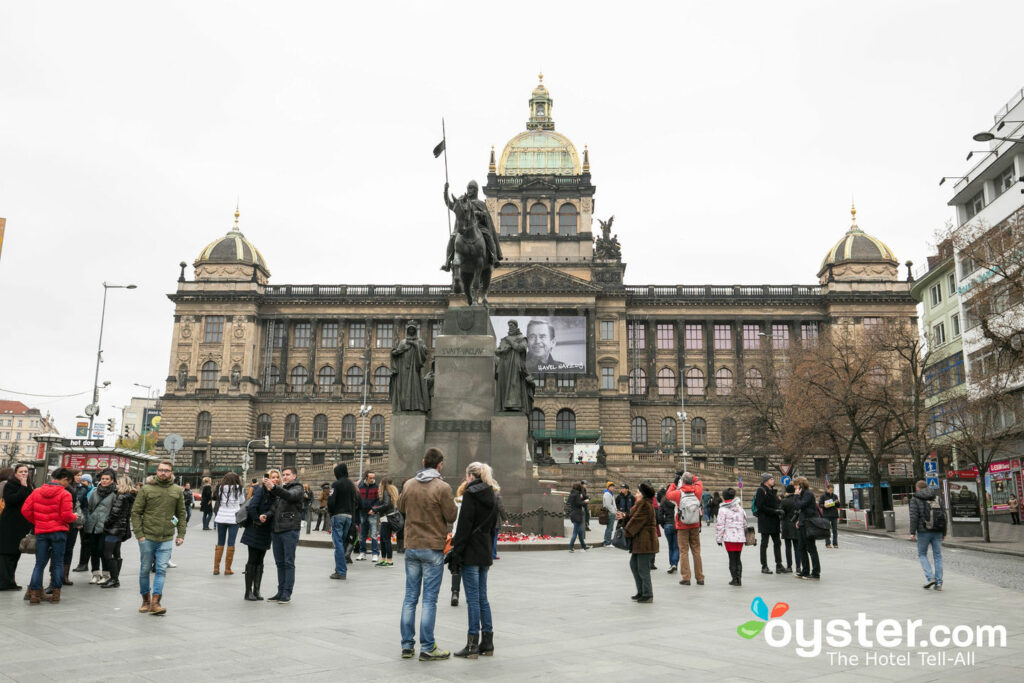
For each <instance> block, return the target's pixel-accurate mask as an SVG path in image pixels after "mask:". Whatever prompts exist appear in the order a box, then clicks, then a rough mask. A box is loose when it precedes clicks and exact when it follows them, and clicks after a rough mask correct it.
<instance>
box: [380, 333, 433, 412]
mask: <svg viewBox="0 0 1024 683" xmlns="http://www.w3.org/2000/svg"><path fill="white" fill-rule="evenodd" d="M428 354H429V352H428V351H427V345H426V344H424V343H423V340H422V339H420V338H419V327H418V326H417V325H416V322H415V321H409V324H408V325H406V328H405V338H404V339H403V340H402V341H400V342H398V344H397V345H396V346H395V348H393V349H391V382H390V384H388V393H389V394H390V398H391V411H392V412H393V413H425V412H427V409H428V407H429V406H430V399H429V398H428V397H427V387H426V383H425V382H424V381H423V376H422V372H423V365H424V363H426V362H427V355H428Z"/></svg>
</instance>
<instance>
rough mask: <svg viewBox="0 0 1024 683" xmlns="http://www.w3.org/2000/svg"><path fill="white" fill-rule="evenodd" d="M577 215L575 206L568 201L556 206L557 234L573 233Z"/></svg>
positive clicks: (574, 232)
mask: <svg viewBox="0 0 1024 683" xmlns="http://www.w3.org/2000/svg"><path fill="white" fill-rule="evenodd" d="M577 215H578V213H577V211H576V207H575V206H573V205H572V204H569V203H568V202H566V203H565V204H562V205H561V206H560V207H558V234H560V235H575V234H576V219H577Z"/></svg>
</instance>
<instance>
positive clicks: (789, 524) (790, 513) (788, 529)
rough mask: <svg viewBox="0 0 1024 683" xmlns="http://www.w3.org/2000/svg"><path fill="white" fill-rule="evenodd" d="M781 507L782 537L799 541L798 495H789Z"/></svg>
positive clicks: (783, 500)
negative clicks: (797, 525)
mask: <svg viewBox="0 0 1024 683" xmlns="http://www.w3.org/2000/svg"><path fill="white" fill-rule="evenodd" d="M779 505H781V506H782V537H783V538H788V539H789V540H791V541H795V540H796V539H797V532H796V515H797V513H796V494H795V493H787V494H786V495H785V497H783V499H782V502H781V503H779Z"/></svg>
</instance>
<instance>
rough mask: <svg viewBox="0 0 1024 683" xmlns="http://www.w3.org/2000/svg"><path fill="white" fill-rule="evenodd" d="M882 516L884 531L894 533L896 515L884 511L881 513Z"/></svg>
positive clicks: (889, 511)
mask: <svg viewBox="0 0 1024 683" xmlns="http://www.w3.org/2000/svg"><path fill="white" fill-rule="evenodd" d="M882 516H883V517H884V518H885V530H886V531H896V513H895V512H893V511H892V510H885V511H883V512H882Z"/></svg>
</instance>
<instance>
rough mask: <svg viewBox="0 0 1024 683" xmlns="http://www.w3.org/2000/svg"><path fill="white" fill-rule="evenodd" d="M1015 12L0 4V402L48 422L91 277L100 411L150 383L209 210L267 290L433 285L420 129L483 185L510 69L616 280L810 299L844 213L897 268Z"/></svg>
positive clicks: (998, 77) (433, 201)
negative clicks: (568, 146) (563, 165)
mask: <svg viewBox="0 0 1024 683" xmlns="http://www.w3.org/2000/svg"><path fill="white" fill-rule="evenodd" d="M517 7H522V8H523V9H522V10H521V11H520V10H517ZM527 7H528V8H527ZM1022 19H1024V5H1022V4H1021V3H1020V2H1019V1H1017V2H983V1H980V0H971V1H970V2H967V1H962V2H952V1H947V2H936V1H929V2H909V1H903V2H898V3H896V2H891V1H883V2H869V1H865V0H857V1H856V2H854V1H853V0H847V1H845V2H824V1H819V0H815V1H814V2H780V1H777V2H770V3H766V2H735V1H734V2H729V3H710V2H690V1H687V2H674V3H663V4H658V5H655V4H653V3H622V2H608V3H604V2H594V1H593V0H591V1H588V2H580V3H569V2H557V3H556V2H551V3H545V4H544V5H543V8H541V7H540V6H532V5H531V6H522V5H517V4H516V3H500V4H499V3H479V2H476V3H451V2H450V3H444V4H443V5H442V4H441V3H400V2H395V3H347V2H346V3H339V2H323V3H310V2H304V3H297V2H289V3H285V2H277V3H267V2H251V1H246V2H240V1H239V2H216V1H210V0H204V1H203V2H181V3H140V2H122V3H114V2H99V1H95V2H88V3H83V2H46V3H39V2H34V3H28V2H23V3H10V2H8V3H4V4H3V5H0V216H4V217H6V218H7V234H6V239H5V241H4V244H3V254H2V257H0V310H3V312H4V324H3V326H2V327H0V389H2V391H0V398H14V399H20V400H23V401H24V402H25V403H27V404H28V405H30V406H36V407H39V408H40V409H41V410H43V411H44V412H45V411H47V410H49V411H52V412H53V413H54V415H55V416H56V417H57V418H58V420H59V426H60V428H61V430H62V431H63V432H64V433H68V432H69V431H70V430H71V429H72V428H73V422H74V417H75V415H77V414H80V413H81V411H82V409H83V406H84V405H85V404H86V403H88V399H89V396H88V394H89V392H90V391H91V386H92V377H93V370H94V363H95V353H96V342H97V334H98V331H99V316H100V306H101V300H102V293H103V287H102V285H101V283H102V282H103V281H107V282H113V283H129V282H131V283H136V284H138V286H139V288H138V289H137V290H134V291H131V292H128V291H125V290H117V291H112V292H111V295H110V300H109V303H108V309H107V323H106V328H105V330H106V332H105V335H106V339H105V342H104V348H105V363H104V365H103V367H102V370H101V373H100V380H101V381H103V380H108V381H110V382H112V384H111V388H110V389H109V390H108V391H106V392H105V393H104V396H103V399H102V406H103V413H102V415H101V417H102V418H103V419H106V418H108V417H111V416H116V417H117V418H120V411H119V410H115V409H114V408H113V406H120V405H123V404H125V403H127V400H128V398H129V397H130V396H131V395H137V394H139V393H143V394H144V393H145V390H139V389H135V388H134V387H133V386H132V385H133V383H135V382H138V383H141V384H149V385H153V386H154V387H161V389H162V387H163V380H164V378H165V377H166V376H167V374H168V369H167V368H168V358H169V356H168V354H169V348H170V339H171V327H172V319H171V316H172V312H173V306H172V304H171V302H170V301H169V300H168V299H167V297H166V294H167V293H168V292H172V291H173V290H174V289H175V285H176V279H177V275H178V265H177V264H178V262H179V261H182V260H184V261H187V262H188V263H189V264H190V267H189V277H191V270H192V269H191V263H192V261H194V260H195V258H196V256H197V254H198V253H199V251H200V250H201V249H202V248H203V246H205V245H206V244H207V243H209V242H210V241H212V240H214V239H216V238H217V237H219V236H221V235H222V234H223V233H225V232H226V231H227V230H228V229H230V227H231V224H232V216H231V214H232V212H233V211H234V208H235V200H236V197H237V198H239V200H240V202H241V212H242V218H241V228H242V231H243V232H244V233H245V235H246V237H248V238H249V239H250V240H252V242H253V243H254V244H256V246H257V247H258V248H259V249H260V250H261V251H262V253H263V255H264V257H265V258H266V260H267V263H268V265H269V268H270V271H271V282H272V283H277V284H288V283H291V284H305V283H442V282H444V281H445V279H444V278H443V277H442V273H440V272H439V271H438V266H439V265H440V263H441V261H442V255H443V250H444V242H445V238H446V233H447V227H446V226H447V224H446V220H445V213H444V211H445V210H444V208H443V205H442V203H441V196H440V195H441V187H442V184H443V182H444V167H443V164H442V162H441V160H435V159H434V158H433V157H432V156H431V154H430V150H431V148H432V147H433V146H434V145H435V144H436V143H437V142H438V141H439V139H440V133H441V131H440V127H441V125H440V124H441V117H442V116H444V117H445V119H446V121H447V130H448V150H449V156H448V160H449V169H450V174H451V180H452V184H453V186H456V187H462V186H464V185H465V183H466V181H467V180H469V179H471V178H475V179H477V180H480V181H483V180H485V176H486V173H487V159H488V153H489V150H490V147H491V145H494V146H495V148H496V150H497V151H498V153H500V151H501V149H502V147H503V146H504V144H505V142H507V141H508V139H509V138H511V137H512V136H514V135H515V134H516V133H518V132H520V131H521V130H523V129H524V123H525V121H526V119H527V117H528V112H527V100H528V99H529V96H530V91H531V90H532V89H533V87H534V86H535V85H536V82H537V73H538V71H540V70H543V72H544V83H545V85H547V86H548V88H549V89H550V91H551V95H552V97H553V98H554V110H553V114H554V118H555V123H556V128H557V130H559V131H560V132H562V133H564V134H566V135H567V136H568V137H569V138H570V139H571V140H573V142H574V143H575V144H576V146H577V147H578V148H579V149H580V150H582V148H583V145H584V144H587V145H589V146H590V152H591V163H592V174H593V182H594V183H595V185H596V186H597V195H596V214H597V215H598V216H600V217H602V218H603V217H607V216H608V215H609V214H615V216H616V222H615V229H616V231H617V232H618V235H619V239H620V241H621V243H622V251H623V260H624V261H626V262H627V263H628V268H627V270H626V278H627V282H629V283H633V284H641V283H659V284H661V283H663V284H674V283H692V284H703V283H784V284H789V283H812V282H814V281H815V274H816V272H817V269H818V266H819V263H820V261H821V259H822V257H823V255H824V253H825V252H826V250H827V249H828V248H829V247H830V246H831V245H832V244H833V243H834V242H835V241H836V240H838V239H839V238H840V237H841V236H842V234H843V233H844V232H845V230H846V229H847V228H848V226H849V222H850V220H849V207H850V199H851V196H854V197H855V198H856V203H857V209H858V222H859V224H860V226H861V227H862V228H863V229H864V230H865V231H867V232H869V233H871V234H873V235H875V236H877V237H879V238H881V239H882V240H884V241H885V242H886V243H888V244H889V245H890V246H891V247H892V248H893V249H894V251H895V252H896V255H897V257H898V258H899V259H900V260H901V261H903V260H906V259H908V258H910V259H913V260H914V261H915V262H917V263H921V262H923V258H924V256H925V254H926V253H927V251H928V249H929V244H930V242H931V241H932V236H933V234H934V232H935V231H936V230H937V229H940V228H941V227H942V226H943V225H944V223H945V222H946V221H947V220H948V219H949V218H950V216H951V215H952V212H951V209H950V208H949V207H947V206H946V201H947V200H948V198H949V196H950V191H951V187H950V185H949V184H947V185H945V186H943V187H939V186H938V180H939V178H940V177H941V176H944V175H954V176H955V175H960V174H961V173H963V172H964V171H965V170H966V169H967V164H966V162H965V161H964V157H965V156H966V154H967V152H968V151H970V150H971V149H978V148H983V147H984V145H979V144H978V143H972V141H971V135H972V134H973V133H975V132H976V131H978V130H982V129H985V128H987V127H988V126H990V125H991V124H992V116H993V114H994V113H995V112H996V111H997V109H999V107H1001V106H1002V105H1003V104H1004V103H1005V102H1006V101H1007V100H1009V99H1010V98H1011V97H1012V96H1013V95H1014V94H1015V92H1017V91H1018V90H1019V88H1020V87H1021V86H1022V85H1024V74H1022V72H1021V70H1020V61H1021V60H1020V49H1019V41H1018V40H1017V35H1018V32H1019V31H1018V29H1019V26H1020V25H1021V20H1022ZM595 230H596V223H595ZM902 272H903V269H902V268H901V273H902ZM12 391H20V392H28V393H35V394H71V393H75V392H84V394H83V395H81V396H77V397H73V398H67V399H56V398H43V397H35V398H34V397H27V396H18V395H16V394H13V393H10V392H12Z"/></svg>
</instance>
